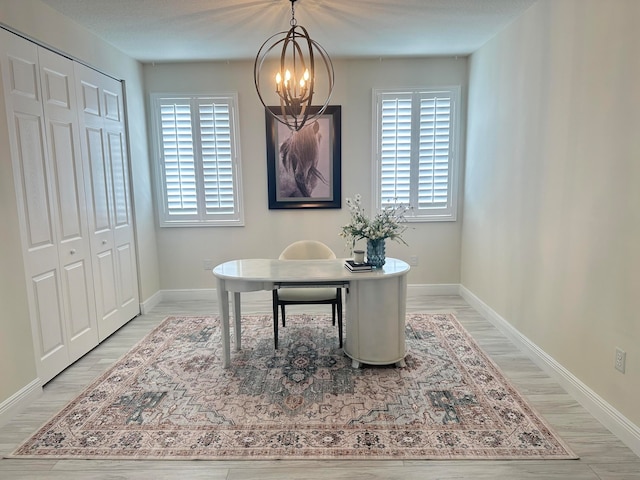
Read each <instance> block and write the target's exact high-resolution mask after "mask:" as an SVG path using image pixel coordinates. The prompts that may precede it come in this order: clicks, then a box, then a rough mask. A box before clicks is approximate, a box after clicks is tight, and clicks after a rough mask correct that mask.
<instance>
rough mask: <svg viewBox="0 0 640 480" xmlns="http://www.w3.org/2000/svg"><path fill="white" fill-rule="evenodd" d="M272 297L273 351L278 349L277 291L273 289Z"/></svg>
mask: <svg viewBox="0 0 640 480" xmlns="http://www.w3.org/2000/svg"><path fill="white" fill-rule="evenodd" d="M272 296H273V343H274V346H275V349H276V350H277V349H278V290H276V289H274V290H273V292H272Z"/></svg>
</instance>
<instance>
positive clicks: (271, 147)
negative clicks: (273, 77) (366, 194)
mask: <svg viewBox="0 0 640 480" xmlns="http://www.w3.org/2000/svg"><path fill="white" fill-rule="evenodd" d="M267 108H268V109H269V110H271V111H272V112H274V113H276V114H277V113H278V112H279V111H280V107H267ZM311 108H312V109H315V111H316V112H317V111H318V110H319V108H320V107H311ZM312 113H314V112H313V110H312ZM265 117H266V121H267V181H268V187H269V209H283V208H341V195H342V188H341V182H342V178H341V173H340V166H341V158H340V154H341V151H342V143H341V118H340V117H341V110H340V106H339V105H329V106H328V107H327V108H326V110H325V111H324V113H323V114H322V115H320V116H319V117H317V118H315V119H314V120H312V121H311V122H309V123H307V124H306V125H305V126H304V127H302V128H301V129H300V130H299V131H297V132H294V131H292V130H290V129H289V128H288V127H287V126H286V125H283V124H282V123H280V122H278V121H277V120H276V119H275V118H273V117H272V116H271V115H270V114H269V112H265Z"/></svg>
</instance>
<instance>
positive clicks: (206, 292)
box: [160, 288, 218, 302]
mask: <svg viewBox="0 0 640 480" xmlns="http://www.w3.org/2000/svg"><path fill="white" fill-rule="evenodd" d="M160 292H161V293H162V300H164V301H169V302H184V301H189V300H215V301H217V300H218V297H217V296H216V295H217V294H216V289H215V288H201V289H181V290H161V291H160Z"/></svg>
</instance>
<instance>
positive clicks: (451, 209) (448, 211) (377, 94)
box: [371, 85, 461, 222]
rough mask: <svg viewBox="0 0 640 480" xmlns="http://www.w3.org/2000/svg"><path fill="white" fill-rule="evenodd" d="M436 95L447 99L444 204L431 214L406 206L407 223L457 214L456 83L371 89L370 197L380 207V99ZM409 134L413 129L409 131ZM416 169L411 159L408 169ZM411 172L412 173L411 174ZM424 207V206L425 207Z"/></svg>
mask: <svg viewBox="0 0 640 480" xmlns="http://www.w3.org/2000/svg"><path fill="white" fill-rule="evenodd" d="M421 93H422V94H437V93H446V94H447V95H450V98H451V104H452V105H451V116H452V119H451V122H450V125H451V132H450V139H449V146H450V149H449V181H448V192H447V194H448V202H447V203H448V204H449V206H448V207H446V208H438V209H434V210H433V211H432V213H426V212H425V213H416V212H417V210H416V209H415V208H409V209H408V210H407V213H406V215H405V218H406V220H407V222H453V221H456V220H457V213H458V196H459V172H460V156H459V151H460V147H459V145H460V106H461V101H460V85H450V86H438V87H421V88H392V89H389V88H384V89H375V88H374V89H373V95H372V97H373V106H372V111H373V122H372V123H373V135H372V139H373V145H372V152H373V162H372V163H373V166H374V168H373V170H372V190H373V191H372V196H371V197H372V199H373V209H374V211H375V210H381V209H382V208H383V207H382V192H381V190H382V181H381V173H382V156H381V128H382V115H381V108H382V100H383V97H385V96H389V95H393V94H396V95H398V97H400V96H405V97H406V96H407V95H411V96H412V97H414V96H416V95H419V94H421ZM412 117H415V111H414V110H413V106H412ZM412 133H413V132H412ZM411 142H412V145H415V144H416V142H417V139H415V138H413V135H412V139H411ZM416 168H417V166H416V165H415V162H414V161H412V165H411V169H412V172H413V171H414V170H415V169H416ZM414 175H415V173H412V177H413V176H414ZM425 210H426V209H425Z"/></svg>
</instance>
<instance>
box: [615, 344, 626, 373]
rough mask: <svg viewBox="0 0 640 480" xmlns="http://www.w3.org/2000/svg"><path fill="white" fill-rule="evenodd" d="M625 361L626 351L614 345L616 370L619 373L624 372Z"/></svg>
mask: <svg viewBox="0 0 640 480" xmlns="http://www.w3.org/2000/svg"><path fill="white" fill-rule="evenodd" d="M626 363H627V352H625V351H624V350H622V349H621V348H619V347H616V364H615V367H616V370H618V371H619V372H621V373H624V370H625V367H626Z"/></svg>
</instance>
